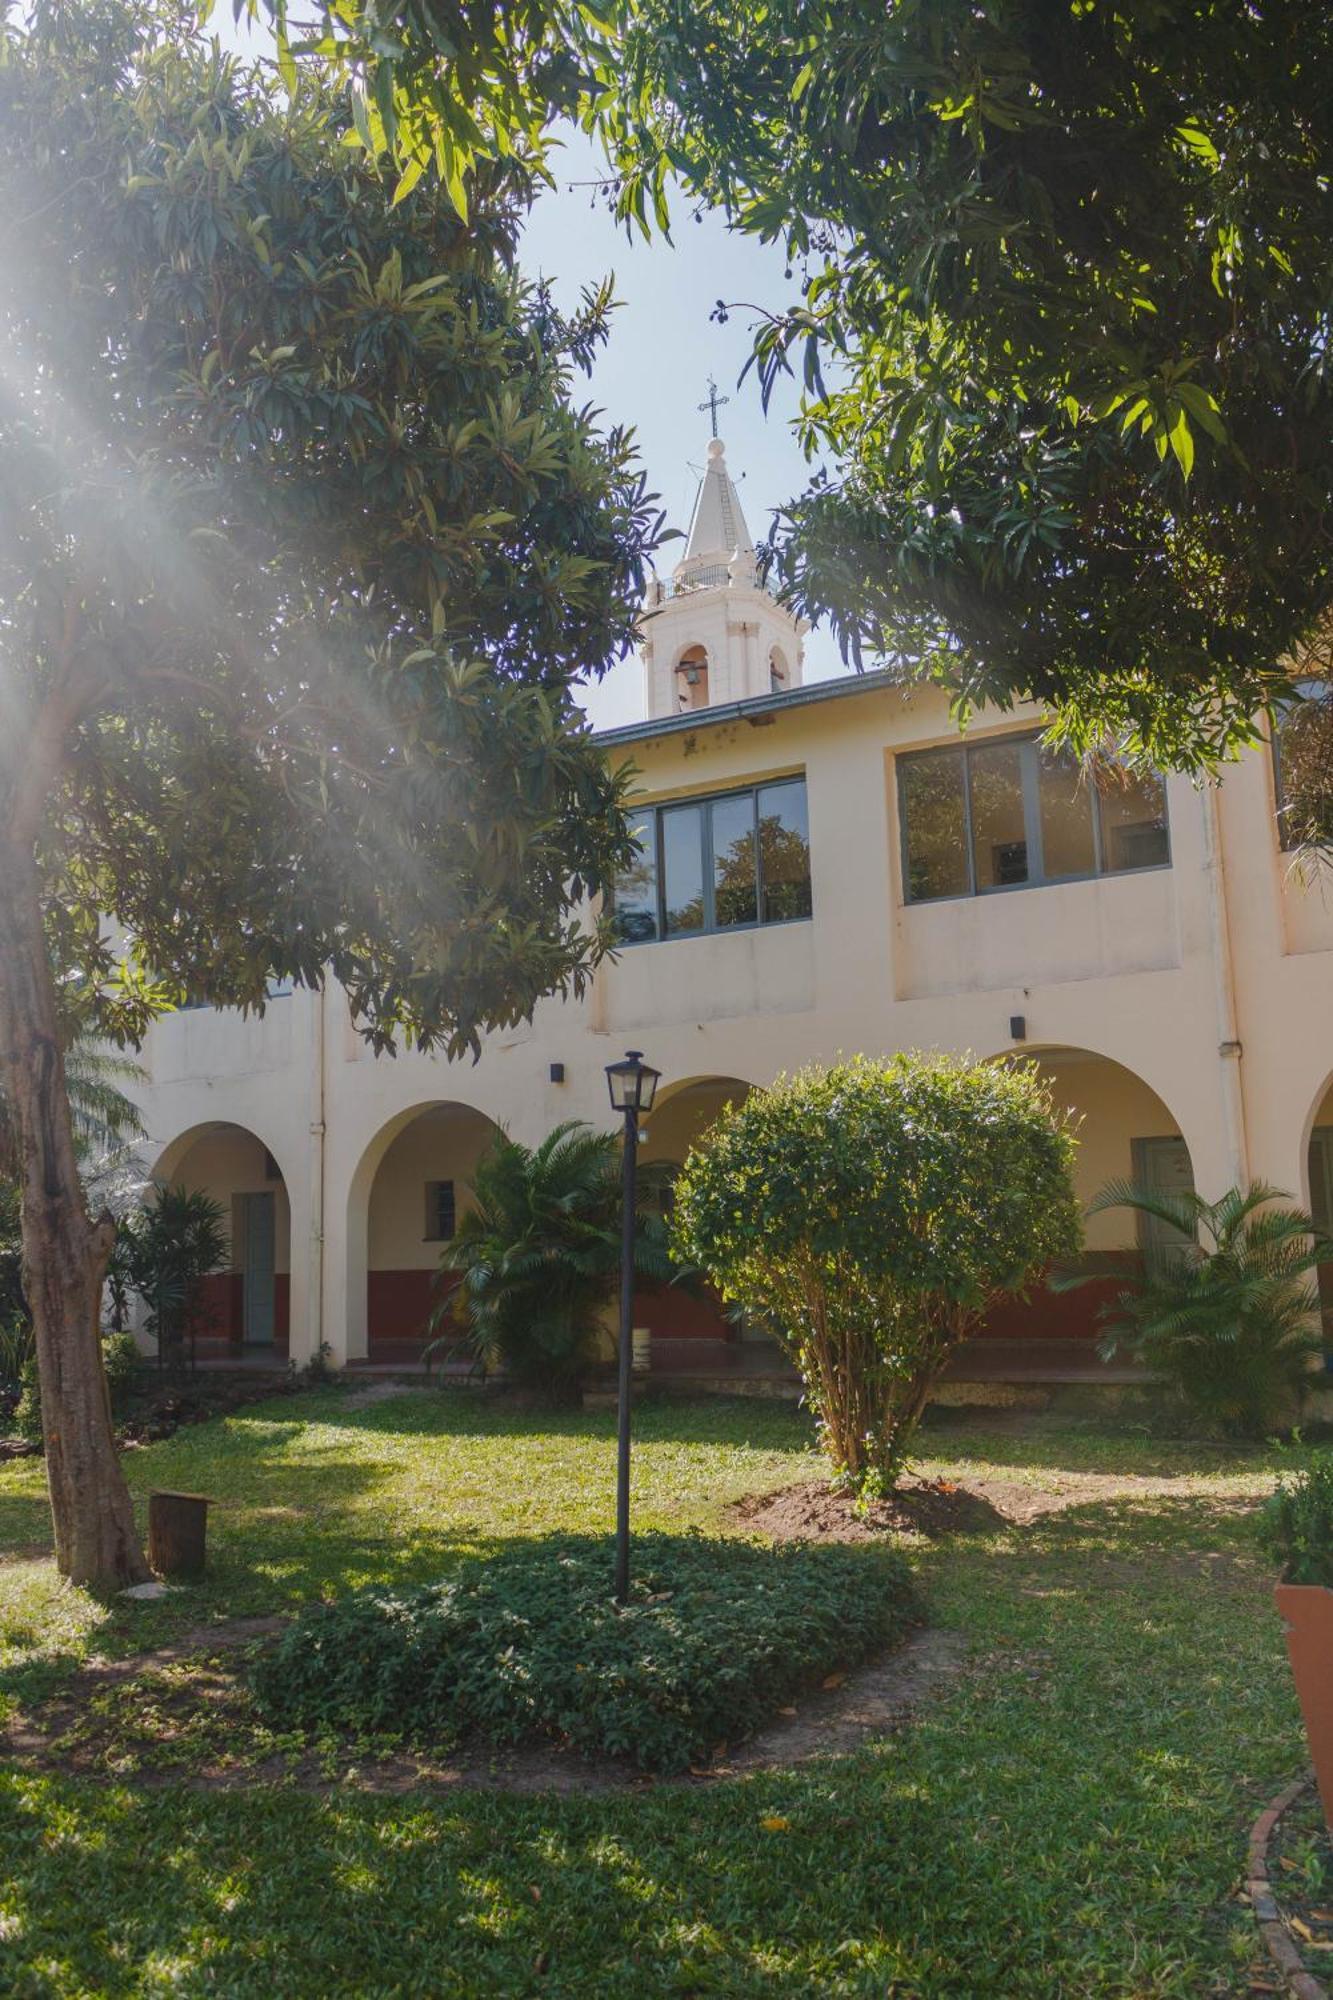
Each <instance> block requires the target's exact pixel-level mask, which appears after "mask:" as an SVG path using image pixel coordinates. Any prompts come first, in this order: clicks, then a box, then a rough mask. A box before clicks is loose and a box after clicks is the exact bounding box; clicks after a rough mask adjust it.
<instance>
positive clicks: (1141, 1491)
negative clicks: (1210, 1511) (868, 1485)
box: [729, 1470, 1197, 1542]
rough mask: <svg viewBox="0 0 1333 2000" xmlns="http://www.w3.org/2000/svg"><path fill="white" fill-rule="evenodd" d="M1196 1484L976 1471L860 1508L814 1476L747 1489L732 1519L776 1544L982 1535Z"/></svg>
mask: <svg viewBox="0 0 1333 2000" xmlns="http://www.w3.org/2000/svg"><path fill="white" fill-rule="evenodd" d="M1196 1487H1197V1481H1196V1479H1195V1478H1194V1476H1193V1475H1191V1474H1189V1473H1185V1474H1180V1475H1175V1476H1172V1475H1165V1476H1153V1475H1150V1474H1142V1473H1124V1472H1066V1471H1063V1470H1059V1471H1056V1470H1052V1471H1050V1472H1048V1473H1046V1474H1045V1475H1044V1476H1043V1477H1042V1479H1041V1481H1040V1483H1036V1482H1031V1481H1025V1480H1019V1479H1004V1478H994V1477H988V1476H986V1475H984V1474H983V1475H979V1476H977V1477H972V1476H969V1478H968V1482H967V1484H966V1485H963V1484H962V1483H961V1482H958V1481H954V1480H949V1479H922V1480H917V1481H915V1482H908V1483H906V1484H904V1485H902V1486H900V1487H899V1488H898V1490H897V1491H896V1492H895V1493H893V1494H891V1495H890V1497H889V1498H888V1499H887V1500H876V1501H873V1502H872V1503H871V1504H870V1506H868V1507H867V1508H866V1510H865V1512H864V1513H858V1512H857V1509H856V1504H855V1502H854V1501H853V1500H851V1499H850V1498H849V1497H848V1496H847V1495H846V1494H845V1493H833V1492H831V1491H830V1490H829V1488H828V1487H827V1486H826V1485H824V1484H823V1482H822V1481H820V1480H808V1481H806V1482H805V1483H804V1484H802V1485H800V1486H783V1487H780V1488H779V1489H778V1491H777V1492H775V1493H750V1494H747V1495H746V1496H745V1498H744V1499H742V1500H737V1501H735V1502H733V1504H732V1506H731V1508H730V1509H729V1512H730V1513H731V1516H732V1518H733V1520H739V1521H744V1523H745V1525H746V1526H747V1527H748V1528H755V1529H757V1530H758V1531H759V1533H760V1534H763V1535H772V1537H773V1539H774V1540H775V1541H810V1542H873V1541H875V1540H877V1539H878V1537H880V1536H881V1535H885V1534H894V1535H918V1536H921V1537H922V1538H924V1539H925V1540H928V1541H939V1540H940V1539H941V1538H942V1537H944V1536H946V1535H984V1534H986V1533H987V1532H988V1531H993V1530H995V1529H999V1528H1008V1527H1019V1526H1022V1525H1023V1524H1024V1523H1026V1522H1029V1521H1037V1520H1040V1519H1041V1518H1042V1516H1043V1515H1046V1514H1062V1513H1064V1512H1065V1511H1066V1509H1068V1508H1070V1507H1084V1506H1101V1505H1105V1504H1107V1503H1108V1502H1111V1503H1114V1502H1129V1503H1131V1504H1132V1503H1135V1502H1143V1501H1148V1500H1160V1499H1177V1498H1184V1497H1188V1496H1189V1495H1190V1494H1191V1492H1193V1491H1195V1490H1196Z"/></svg>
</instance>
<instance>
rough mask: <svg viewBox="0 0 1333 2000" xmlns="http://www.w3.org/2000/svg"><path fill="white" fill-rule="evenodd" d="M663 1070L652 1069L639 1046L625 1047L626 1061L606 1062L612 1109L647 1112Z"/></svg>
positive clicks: (651, 1106)
mask: <svg viewBox="0 0 1333 2000" xmlns="http://www.w3.org/2000/svg"><path fill="white" fill-rule="evenodd" d="M661 1073H662V1072H661V1071H660V1070H656V1069H650V1068H649V1066H648V1064H647V1063H646V1062H645V1061H644V1059H643V1054H642V1051H641V1050H639V1049H626V1051H625V1060H624V1061H623V1062H615V1063H608V1064H607V1065H606V1084H607V1089H608V1090H609V1091H610V1093H611V1108H612V1110H613V1111H635V1112H647V1111H651V1110H652V1108H653V1097H654V1094H655V1093H656V1090H657V1080H658V1078H659V1077H660V1075H661Z"/></svg>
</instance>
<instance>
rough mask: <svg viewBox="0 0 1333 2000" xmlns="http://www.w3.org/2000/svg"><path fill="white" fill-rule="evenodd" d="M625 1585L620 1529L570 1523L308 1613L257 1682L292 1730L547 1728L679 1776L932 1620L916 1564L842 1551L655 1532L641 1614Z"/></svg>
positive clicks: (488, 1733)
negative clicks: (613, 1533) (440, 1575)
mask: <svg viewBox="0 0 1333 2000" xmlns="http://www.w3.org/2000/svg"><path fill="white" fill-rule="evenodd" d="M611 1578H612V1550H611V1543H610V1541H609V1539H606V1538H603V1537H595V1536H568V1537H567V1536H561V1537H558V1538H552V1539H550V1540H548V1541H542V1542H537V1543H526V1544H523V1545H521V1546H519V1547H517V1548H513V1549H507V1550H505V1551H503V1552H502V1553H501V1554H499V1555H496V1556H492V1557H490V1558H488V1559H485V1560H473V1561H471V1562H469V1563H467V1564H465V1565H464V1566H463V1567H462V1568H461V1569H460V1571H459V1573H458V1575H457V1576H456V1577H454V1578H453V1579H451V1580H450V1581H449V1582H447V1583H439V1584H429V1585H427V1586H425V1587H424V1588H421V1589H417V1590H412V1591H390V1590H385V1589H380V1588H376V1589H370V1590H364V1591H358V1592H356V1593H354V1594H352V1595H350V1596H348V1597H345V1598H343V1599H342V1600H341V1601H339V1602H338V1603H336V1604H330V1605H318V1606H313V1607H311V1608H310V1609H309V1610H307V1611H305V1612H303V1613H302V1614H301V1616H300V1617H299V1618H298V1619H297V1620H296V1622H295V1623H294V1624H293V1625H292V1626H291V1627H290V1628H289V1629H288V1631H287V1632H285V1633H284V1634H283V1636H282V1637H281V1638H280V1639H279V1640H278V1641H277V1643H276V1644H275V1645H274V1646H273V1647H272V1648H271V1649H270V1650H269V1651H268V1652H267V1653H266V1654H265V1655H263V1657H262V1658H261V1659H260V1660H259V1661H258V1662H257V1664H256V1667H255V1669H254V1675H253V1685H254V1689H255V1693H256V1696H257V1698H258V1701H259V1704H260V1707H261V1709H262V1710H263V1712H264V1715H265V1717H266V1718H267V1719H268V1720H269V1721H270V1722H272V1723H274V1724H275V1725H276V1726H277V1727H280V1728H289V1727H293V1726H296V1727H319V1726H321V1725H330V1726H333V1727H335V1728H339V1729H353V1730H365V1731H372V1732H380V1731H390V1732H393V1733H395V1734H398V1735H402V1736H406V1737H408V1738H416V1739H420V1738H422V1737H426V1736H429V1737H431V1738H433V1739H434V1740H436V1741H437V1742H438V1741H439V1739H440V1738H441V1737H443V1738H445V1739H446V1740H452V1739H455V1738H457V1737H458V1736H461V1735H465V1734H472V1733H475V1734H478V1735H480V1736H483V1737H485V1738H486V1739H488V1740H489V1741H490V1742H492V1743H494V1744H500V1745H511V1744H516V1743H520V1742H522V1741H523V1740H524V1739H527V1738H532V1737H547V1738H554V1739H556V1740H558V1741H561V1742H565V1743H568V1744H570V1745H572V1746H574V1747H575V1748H577V1749H579V1750H582V1751H584V1752H587V1753H597V1752H602V1753H606V1754H608V1755H611V1756H623V1757H628V1758H630V1759H631V1760H632V1761H633V1762H634V1763H636V1764H638V1765H639V1766H640V1767H641V1768H643V1769H645V1770H651V1771H678V1770H682V1769H684V1768H685V1767H686V1766H687V1765H689V1764H692V1763H696V1762H698V1761H699V1759H700V1758H702V1757H706V1756H707V1755H708V1754H709V1753H710V1752H711V1751H712V1750H713V1749H714V1748H715V1747H716V1745H717V1744H718V1743H720V1742H736V1741H737V1740H738V1739H740V1738H742V1737H744V1736H748V1735H751V1734H753V1732H754V1731H755V1730H756V1729H757V1728H758V1727H759V1726H760V1725H761V1724H762V1723H763V1722H765V1721H767V1720H768V1718H769V1717H770V1716H771V1715H772V1714H773V1713H774V1711H775V1710H776V1709H777V1708H779V1707H780V1706H781V1705H782V1704H783V1703H785V1702H788V1701H790V1700H791V1698H792V1697H793V1696H794V1695H796V1694H799V1693H800V1692H801V1691H802V1690H803V1689H805V1688H808V1687H810V1686H811V1685H812V1684H814V1683H815V1682H817V1681H819V1680H820V1679H822V1678H823V1677H824V1676H825V1675H826V1674H828V1673H829V1672H830V1671H831V1670H832V1669H834V1668H845V1667H851V1666H855V1665H856V1664H858V1663H859V1662H860V1661H862V1660H864V1659H866V1658H868V1657H869V1656H870V1655H871V1654H873V1653H875V1652H877V1651H878V1650H879V1649H880V1648H881V1647H883V1646H884V1645H885V1644H887V1643H888V1642H889V1641H890V1640H891V1639H893V1638H896V1637H898V1636H900V1635H901V1634H902V1633H903V1632H904V1631H905V1630H906V1629H907V1627H908V1626H909V1625H911V1624H912V1623H914V1622H915V1620H916V1616H917V1613H916V1609H915V1601H914V1598H913V1594H912V1588H911V1582H910V1578H909V1575H908V1572H907V1569H906V1567H905V1565H904V1564H903V1563H902V1562H901V1560H900V1559H899V1558H898V1557H896V1556H894V1555H893V1554H891V1553H890V1552H887V1551H881V1550H873V1549H864V1548H855V1547H847V1546H841V1545H836V1544H835V1545H832V1546H828V1547H815V1546H811V1545H809V1544H803V1543H794V1544H791V1545H786V1546H778V1547H770V1546H767V1545H763V1544H760V1543H756V1542H745V1541H736V1540H729V1539H713V1538H708V1537H705V1536H703V1535H700V1534H697V1533H696V1534H689V1535H666V1534H649V1535H642V1536H639V1537H637V1538H636V1540H635V1544H634V1576H633V1582H632V1587H631V1598H630V1602H629V1604H628V1605H627V1606H626V1607H625V1608H624V1610H617V1608H616V1606H615V1604H614V1603H613V1601H612V1596H611Z"/></svg>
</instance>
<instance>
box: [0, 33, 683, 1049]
mask: <svg viewBox="0 0 1333 2000" xmlns="http://www.w3.org/2000/svg"><path fill="white" fill-rule="evenodd" d="M8 42H9V47H8V61H7V63H6V64H5V65H4V67H3V68H0V140H2V141H3V143H2V144H0V216H3V218H4V221H3V223H0V270H2V271H3V280H4V282H3V285H0V331H2V333H3V342H4V355H5V360H4V367H3V370H2V371H0V649H2V651H0V714H2V715H3V721H4V728H3V733H2V735H0V832H4V833H5V834H6V835H9V836H12V837H14V838H15V839H16V840H19V841H20V842H22V843H27V842H28V841H29V840H31V841H32V843H33V844H34V845H35V847H36V850H37V854H38V859H39V863H40V869H41V886H42V891H43V895H44V899H45V909H46V918H47V926H48V934H49V939H50V943H51V948H52V952H53V956H54V958H55V961H56V963H57V965H58V966H59V967H60V968H61V969H62V970H65V969H67V968H71V967H77V968H78V969H79V970H80V971H81V972H82V973H83V974H84V975H85V978H86V982H87V985H88V988H89V990H91V991H92V992H93V993H94V994H95V995H96V997H97V1004H96V1006H95V1007H94V1008H92V1010H91V1013H92V1016H93V1024H95V1025H97V1026H99V1027H100V1028H102V1029H103V1030H105V1031H110V1032H112V1033H113V1034H116V1035H119V1036H122V1037H129V1036H133V1035H135V1034H137V1033H138V1032H140V1030H141V1029H142V1027H143V1025H144V1023H145V1021H146V1019H147V1018H148V1016H149V1015H150V1013H151V1012H152V1011H153V1010H154V1009H155V1008H157V1007H160V1006H162V1005H165V1004H169V1003H171V1002H173V1001H178V1000H180V999H182V998H184V997H187V996H188V997H192V998H198V999H207V1000H210V1001H213V1002H215V1003H217V1004H222V1005H225V1004H237V1005H242V1006H262V1004H263V999H264V994H265V988H266V983H267V982H268V980H269V979H270V978H271V977H272V976H273V975H275V974H276V975H285V976H289V977H291V978H293V979H296V980H300V981H304V982H307V983H313V982H315V981H316V980H318V978H319V977H320V975H321V972H322V969H323V968H324V967H325V966H329V967H331V968H332V970H333V972H334V973H335V974H336V976H337V977H338V978H339V979H341V980H342V982H343V983H344V985H345V987H346V989H347V991H348V993H349V996H350V999H351V1002H352V1006H353V1009H354V1012H355V1013H356V1015H357V1016H358V1017H359V1019H360V1022H361V1025H362V1026H363V1028H364V1029H365V1030H366V1032H367V1033H368V1034H370V1035H371V1036H372V1037H373V1039H374V1040H375V1041H376V1043H377V1044H381V1045H383V1044H387V1043H389V1042H390V1041H391V1040H393V1039H394V1038H395V1037H400V1036H406V1037H409V1038H410V1037H415V1038H417V1039H418V1040H420V1041H422V1042H423V1043H429V1042H436V1041H438V1042H440V1043H442V1044H443V1045H444V1046H445V1047H447V1048H449V1049H450V1050H451V1051H458V1050H461V1049H463V1048H465V1047H468V1046H475V1043H476V1038H477V1035H478V1033H479V1031H480V1030H481V1029H482V1028H484V1027H485V1026H487V1025H489V1024H495V1023H502V1022H510V1021H513V1020H514V1019H516V1018H518V1017H521V1016H523V1015H524V1014H526V1013H527V1012H528V1011H529V1010H530V1008H531V1007H532V1005H533V1003H534V1001H535V1000H536V999H537V998H538V997H539V996H540V995H541V994H543V993H546V992H548V991H552V990H561V989H565V988H568V987H570V986H573V987H575V988H577V987H578V986H580V985H581V983H582V981H583V980H584V978H585V977H586V974H587V971H588V969H589V967H590V966H591V965H592V964H593V963H594V962H595V960H596V958H597V956H598V954H599V952H600V950H601V949H602V939H601V937H600V935H599V934H598V933H597V932H596V931H594V930H590V929H589V928H587V926H586V925H585V924H584V923H582V922H581V920H580V918H579V916H578V908H579V904H580V899H581V897H582V894H583V892H584V890H585V889H587V888H590V887H591V888H595V887H597V886H599V885H600V884H601V883H602V882H604V881H605V880H606V879H608V877H609V876H610V875H611V874H612V873H613V872H614V869H615V868H616V866H617V865H619V864H620V863H622V862H623V861H624V860H625V859H626V858H627V853H628V849H627V845H626V836H625V827H624V820H623V815H622V811H621V793H622V785H623V780H622V778H621V777H620V776H619V775H618V774H615V773H612V772H608V771H607V769H606V768H605V767H604V764H603V761H602V760H601V758H600V757H599V756H598V754H597V753H596V752H595V751H594V749H593V747H592V744H591V740H590V737H589V733H588V731H587V729H586V726H585V725H584V723H583V721H582V719H581V716H580V715H579V712H578V710H577V708H576V705H575V692H576V688H577V685H578V683H579V680H580V679H581V677H583V676H586V675H588V674H597V673H600V672H601V671H603V670H604V669H605V668H606V667H607V666H608V665H609V664H610V662H611V661H612V660H614V659H615V658H616V657H618V656H619V655H620V654H621V653H623V652H624V651H625V650H626V648H627V647H628V646H629V645H630V644H631V642H632V638H633V631H634V619H635V609H636V605H637V602H638V599H639V595H640V592H641V587H642V575H643V563H644V557H645V552H646V550H647V548H648V547H649V546H650V545H651V539H652V535H653V533H654V532H655V521H654V517H653V515H652V513H651V511H650V509H649V506H648V501H647V496H646V495H645V493H644V490H643V484H642V480H641V477H640V475H639V474H638V472H637V471H636V470H635V467H634V464H633V459H632V452H631V446H630V440H629V438H628V437H627V435H626V434H625V433H623V432H620V431H611V432H609V433H602V432H600V431H599V430H598V428H597V426H596V423H595V420H594V417H593V415H592V413H590V412H589V411H587V410H581V409H579V408H577V407H576V406H575V404H574V402H573V400H572V383H573V374H574V371H575V370H576V369H578V368H580V367H586V365H587V363H588V361H589V358H590V355H591V353H592V352H593V350H594V349H595V347H596V345H597V343H598V342H599V341H600V340H601V339H603V337H604V335H605V331H606V317H607V311H608V299H607V297H606V295H605V294H598V295H596V296H594V297H591V298H590V299H589V301H588V305H587V309H586V311H585V312H583V313H581V314H580V315H579V316H577V317H576V318H574V319H573V320H567V319H565V318H562V317H561V316H560V315H559V314H558V313H557V312H556V311H555V310H554V309H553V307H552V306H551V303H550V301H549V299H548V298H547V297H546V296H545V295H544V294H543V293H542V292H541V291H540V290H534V289H533V288H531V287H529V286H525V285H524V284H522V283H521V282H519V280H518V279H517V278H516V277H515V276H514V274H513V269H512V265H513V256H514V247H515V241H516V236H517V231H518V229H519V226H520V223H521V219H522V215H523V212H524V208H525V205H526V202H527V199H528V196H529V191H530V174H529V171H528V169H527V168H526V167H525V166H524V165H523V164H522V162H519V161H516V160H509V161H507V162H505V163H504V164H503V165H500V166H497V167H496V168H494V169H493V170H486V171H483V172H482V173H480V174H479V175H478V181H477V187H476V190H475V198H474V202H473V206H472V212H471V217H470V220H469V222H468V223H467V224H466V225H465V224H464V223H463V222H462V221H461V220H460V217H459V215H458V214H457V212H456V210H455V208H454V206H453V205H452V204H451V203H450V201H449V200H448V198H447V196H446V195H445V194H444V192H443V191H442V190H440V189H439V188H438V187H437V186H435V185H433V184H425V183H423V185H422V186H421V187H419V188H418V189H417V190H416V192H415V193H413V194H411V195H410V196H408V197H406V198H404V199H403V200H401V201H400V202H399V203H398V204H397V206H394V207H391V206H390V200H389V196H390V193H391V188H389V187H386V185H385V183H384V182H383V181H382V179H381V176H380V172H379V169H378V168H377V166H376V165H375V163H374V162H373V161H372V160H371V159H370V158H369V156H368V155H366V154H365V153H364V152H363V151H362V150H360V149H359V148H357V147H356V146H355V145H353V146H351V147H349V146H348V145H347V144H346V143H345V141H346V139H347V136H348V134H347V130H346V126H347V117H346V112H345V108H344V106H343V101H342V99H341V97H340V96H337V95H331V94H330V93H329V91H328V88H327V86H326V84H325V83H324V81H323V80H322V79H321V78H320V77H319V76H318V74H306V75H303V76H302V78H301V79H300V81H299V83H298V85H297V88H296V90H295V92H294V94H293V96H292V98H291V100H290V101H288V99H287V97H286V96H285V94H284V92H283V91H282V89H281V88H280V87H279V86H278V84H277V82H276V80H275V79H272V78H268V77H266V76H265V75H264V74H263V73H261V72H259V71H257V70H249V69H245V68H242V67H240V66H238V65H237V64H236V63H235V62H234V61H232V60H230V59H228V58H225V57H224V56H222V55H221V54H220V53H219V52H218V50H217V49H216V47H214V46H210V45H209V44H207V43H206V42H205V41H204V40H203V39H201V37H200V34H199V32H198V30H197V27H196V25H195V22H194V17H193V15H192V14H191V13H189V12H188V11H186V12H182V13H175V12H173V11H171V10H170V9H166V10H163V11H155V10H153V9H152V8H149V7H140V6H135V5H131V6H125V5H121V4H118V0H94V4H88V5H74V4H64V0H53V4H50V5H46V6H42V7H39V8H38V10H37V11H36V13H35V14H34V15H33V17H32V18H31V20H30V21H29V23H28V24H27V25H26V26H25V27H23V28H18V27H14V26H12V25H11V27H10V30H9V35H8ZM108 917H110V918H111V919H112V920H113V922H114V925H115V926H116V927H117V929H118V932H119V934H120V935H122V936H125V935H127V936H128V937H129V938H130V939H132V941H133V950H132V957H131V960H130V963H129V966H128V969H123V968H122V969H120V970H118V964H117V960H118V949H119V948H118V946H117V945H116V944H115V942H114V941H113V937H112V935H111V934H109V932H108V928H107V925H106V922H105V919H106V918H108ZM83 1025H85V1026H86V1025H89V1023H87V1022H85V1023H84V1024H83Z"/></svg>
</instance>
